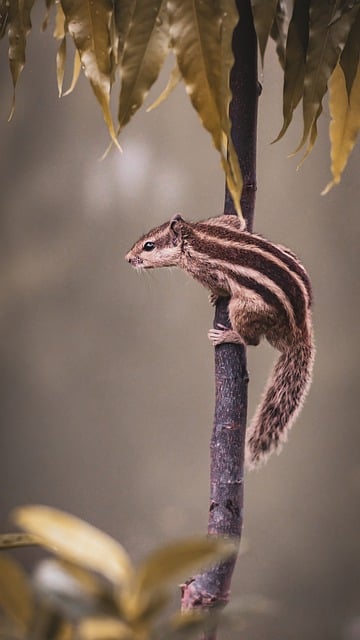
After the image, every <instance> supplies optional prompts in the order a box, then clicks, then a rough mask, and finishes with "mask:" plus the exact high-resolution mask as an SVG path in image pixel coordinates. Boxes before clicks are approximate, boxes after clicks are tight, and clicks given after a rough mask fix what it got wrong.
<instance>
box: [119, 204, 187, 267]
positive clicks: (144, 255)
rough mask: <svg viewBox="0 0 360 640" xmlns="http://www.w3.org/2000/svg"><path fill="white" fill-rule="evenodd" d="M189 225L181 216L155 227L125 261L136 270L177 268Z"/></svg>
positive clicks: (135, 246) (143, 237) (177, 215)
mask: <svg viewBox="0 0 360 640" xmlns="http://www.w3.org/2000/svg"><path fill="white" fill-rule="evenodd" d="M186 226H187V223H186V222H185V221H184V220H183V219H182V217H181V215H180V214H178V213H177V214H176V215H175V216H173V218H171V220H170V222H165V224H162V225H161V226H160V227H155V229H152V230H151V231H149V233H147V234H146V235H144V236H142V238H140V240H138V241H137V242H135V244H134V246H133V247H132V249H130V251H129V253H127V254H126V256H125V260H127V262H129V264H131V266H132V267H135V269H154V268H156V267H175V266H177V265H178V264H179V260H180V257H181V254H182V252H183V242H184V231H185V228H186Z"/></svg>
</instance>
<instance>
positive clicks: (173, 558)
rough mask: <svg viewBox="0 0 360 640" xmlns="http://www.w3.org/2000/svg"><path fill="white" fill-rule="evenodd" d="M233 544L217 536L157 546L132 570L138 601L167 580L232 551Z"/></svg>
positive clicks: (180, 575) (223, 556)
mask: <svg viewBox="0 0 360 640" xmlns="http://www.w3.org/2000/svg"><path fill="white" fill-rule="evenodd" d="M234 550H235V547H234V545H233V544H231V543H229V542H225V541H224V540H222V539H219V538H195V539H190V540H182V541H181V542H175V543H173V544H169V545H167V546H166V547H162V548H160V549H157V550H156V551H154V552H153V553H152V554H150V555H149V556H148V557H147V558H146V559H145V561H144V562H143V563H142V564H141V565H140V567H139V568H138V571H137V572H136V576H135V580H134V584H133V592H134V594H135V595H136V596H137V598H138V599H139V600H140V601H141V599H142V598H143V597H144V595H147V593H151V592H156V590H157V589H159V588H160V589H161V588H163V587H164V586H165V585H166V584H167V583H168V582H169V581H172V580H175V579H178V578H179V577H185V576H186V574H187V573H189V572H190V571H194V570H196V569H200V568H201V567H203V566H204V564H209V563H211V562H216V561H219V560H220V559H224V558H225V557H228V556H229V555H231V554H233V553H234Z"/></svg>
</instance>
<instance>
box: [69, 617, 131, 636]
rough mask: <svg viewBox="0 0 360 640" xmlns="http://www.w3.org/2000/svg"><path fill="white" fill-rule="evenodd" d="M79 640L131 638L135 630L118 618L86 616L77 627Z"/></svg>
mask: <svg viewBox="0 0 360 640" xmlns="http://www.w3.org/2000/svg"><path fill="white" fill-rule="evenodd" d="M76 637H77V638H79V640H131V639H132V638H134V640H135V636H134V632H133V631H132V629H130V627H128V626H127V625H126V624H125V623H124V622H121V621H120V620H118V619H117V618H85V619H84V620H82V621H81V622H80V624H79V625H78V627H77V635H76Z"/></svg>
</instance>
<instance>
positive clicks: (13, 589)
mask: <svg viewBox="0 0 360 640" xmlns="http://www.w3.org/2000/svg"><path fill="white" fill-rule="evenodd" d="M0 607H1V609H2V610H3V611H4V613H6V614H7V616H9V618H11V619H12V620H13V621H14V622H15V623H16V624H17V625H18V626H19V627H20V629H21V630H22V631H23V632H25V631H26V630H27V629H28V628H29V623H30V620H31V616H32V610H33V599H32V594H31V589H30V586H29V583H28V579H27V576H26V573H25V572H24V571H23V570H22V568H21V567H20V566H19V565H18V564H17V563H16V562H15V560H13V559H12V558H10V557H9V556H6V555H0Z"/></svg>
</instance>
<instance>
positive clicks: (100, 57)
mask: <svg viewBox="0 0 360 640" xmlns="http://www.w3.org/2000/svg"><path fill="white" fill-rule="evenodd" d="M61 6H62V9H63V11H64V14H65V21H66V27H65V30H67V31H68V32H69V33H70V35H71V36H72V38H73V39H74V43H75V46H76V48H77V50H78V51H79V54H80V58H81V64H82V67H83V69H84V73H85V75H86V77H87V78H88V79H89V81H90V84H91V87H92V89H93V91H94V94H95V96H96V98H97V100H98V102H99V104H100V106H101V109H102V112H103V116H104V120H105V123H106V126H107V128H108V131H109V134H110V137H111V139H112V141H113V142H114V144H115V145H116V146H117V147H118V148H119V149H120V145H119V143H118V141H117V138H116V132H115V129H114V125H113V121H112V116H111V111H110V89H111V81H112V71H113V69H112V64H113V59H112V53H111V46H112V44H111V33H110V22H111V16H112V10H113V3H112V0H96V2H94V0H61Z"/></svg>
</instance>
